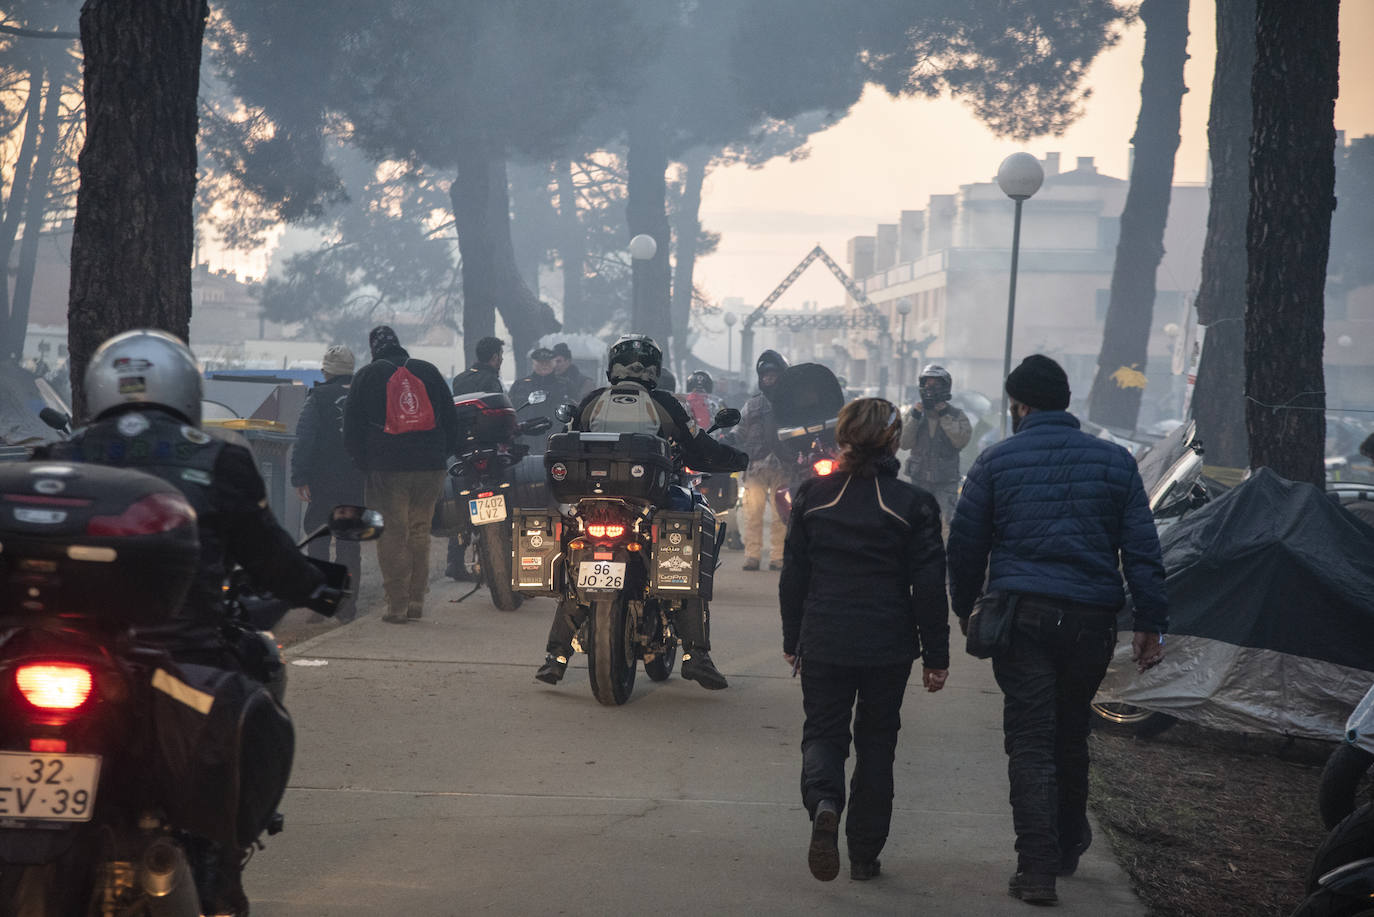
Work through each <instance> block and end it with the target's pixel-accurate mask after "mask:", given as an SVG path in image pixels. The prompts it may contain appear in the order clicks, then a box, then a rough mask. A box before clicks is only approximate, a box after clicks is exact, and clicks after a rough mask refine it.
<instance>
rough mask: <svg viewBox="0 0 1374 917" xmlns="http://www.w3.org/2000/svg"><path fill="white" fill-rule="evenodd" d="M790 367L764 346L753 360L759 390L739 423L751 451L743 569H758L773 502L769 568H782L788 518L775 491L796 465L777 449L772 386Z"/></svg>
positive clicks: (787, 482) (787, 481) (746, 480)
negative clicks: (782, 514) (781, 512)
mask: <svg viewBox="0 0 1374 917" xmlns="http://www.w3.org/2000/svg"><path fill="white" fill-rule="evenodd" d="M786 368H787V361H786V360H784V359H783V358H782V355H781V354H779V353H778V352H777V351H776V350H765V351H764V352H763V353H761V354H759V358H758V361H757V362H756V363H755V364H754V371H755V372H756V373H757V374H758V381H759V390H758V392H757V393H756V394H755V395H754V396H753V397H752V398H750V399H749V400H748V401H747V402H745V404H744V411H743V417H742V419H741V420H740V425H739V440H740V445H742V446H743V447H744V450H745V451H746V452H748V453H749V472H748V474H746V475H745V476H744V569H746V570H757V569H759V566H760V562H761V561H762V558H763V515H764V512H765V507H767V506H773V508H774V517H773V529H772V537H771V538H770V539H769V541H770V550H769V555H768V561H769V563H768V569H770V570H781V569H782V547H783V539H784V538H785V537H786V535H787V520H786V519H783V518H781V517H780V516H777V515H776V511H777V507H776V505H775V504H774V503H773V494H774V492H775V491H777V489H778V488H780V487H787V486H789V485H790V484H791V483H792V477H793V475H794V474H795V473H796V471H795V469H794V468H792V467H790V466H789V465H788V464H787V463H786V462H784V461H783V458H782V456H781V455H780V454H779V453H778V421H777V418H776V417H775V416H774V414H773V401H772V395H773V389H774V386H776V385H777V384H778V379H779V378H781V377H782V371H783V370H785V369H786Z"/></svg>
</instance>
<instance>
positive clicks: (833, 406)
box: [769, 363, 844, 427]
mask: <svg viewBox="0 0 1374 917" xmlns="http://www.w3.org/2000/svg"><path fill="white" fill-rule="evenodd" d="M769 401H771V402H772V404H773V416H774V419H776V420H777V423H778V426H780V427H804V426H810V425H811V424H818V423H824V422H825V421H827V420H830V419H831V418H832V417H835V416H836V415H838V414H839V413H840V408H842V407H844V389H843V388H841V387H840V380H839V379H837V378H835V374H834V373H833V372H831V371H830V368H829V367H828V366H822V365H821V364H820V363H798V364H797V365H796V366H789V367H788V368H787V369H785V370H783V371H782V375H781V376H780V377H779V378H778V382H777V384H776V385H775V386H773V393H772V395H770V396H769Z"/></svg>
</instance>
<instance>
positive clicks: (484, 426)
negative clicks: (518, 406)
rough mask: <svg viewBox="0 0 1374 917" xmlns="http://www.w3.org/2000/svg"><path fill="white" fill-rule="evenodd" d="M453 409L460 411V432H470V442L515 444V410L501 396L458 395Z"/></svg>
mask: <svg viewBox="0 0 1374 917" xmlns="http://www.w3.org/2000/svg"><path fill="white" fill-rule="evenodd" d="M453 406H454V407H456V408H457V409H458V424H459V427H458V428H459V429H460V430H466V431H467V436H468V438H469V439H470V440H473V441H475V442H479V443H490V444H496V443H509V442H513V441H514V440H515V426H516V423H517V420H516V416H515V408H514V407H512V406H511V403H510V398H508V397H506V396H505V395H503V394H501V393H500V392H485V393H482V394H472V395H457V396H455V397H454V399H453Z"/></svg>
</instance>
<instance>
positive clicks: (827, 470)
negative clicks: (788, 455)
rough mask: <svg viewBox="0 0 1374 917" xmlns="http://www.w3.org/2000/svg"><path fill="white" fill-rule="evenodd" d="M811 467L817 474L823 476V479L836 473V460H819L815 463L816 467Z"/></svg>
mask: <svg viewBox="0 0 1374 917" xmlns="http://www.w3.org/2000/svg"><path fill="white" fill-rule="evenodd" d="M811 467H812V468H814V469H815V470H816V474H818V475H821V476H822V477H824V476H825V475H827V474H831V473H832V472H834V470H835V460H834V459H817V460H816V463H815V464H814V465H812V466H811Z"/></svg>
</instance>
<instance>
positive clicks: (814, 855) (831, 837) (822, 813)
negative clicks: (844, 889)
mask: <svg viewBox="0 0 1374 917" xmlns="http://www.w3.org/2000/svg"><path fill="white" fill-rule="evenodd" d="M839 837H840V811H839V806H837V805H836V804H835V802H834V801H833V800H830V799H822V800H821V801H820V802H818V803H816V815H815V817H814V818H813V819H812V820H811V846H810V848H809V849H808V850H807V852H806V865H807V866H809V867H811V875H813V876H815V877H816V878H817V879H820V880H821V881H822V882H830V881H833V880H834V878H835V877H836V876H838V875H839V874H840V848H839V844H838V841H839Z"/></svg>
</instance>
